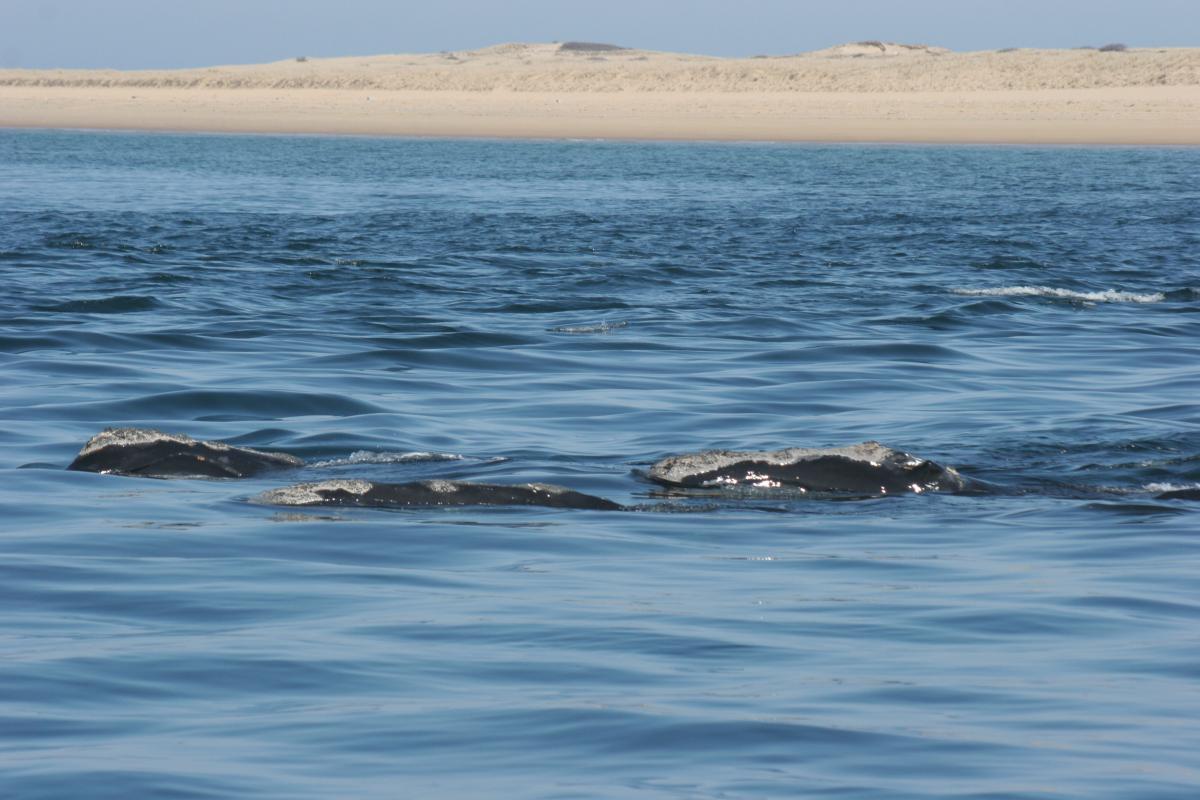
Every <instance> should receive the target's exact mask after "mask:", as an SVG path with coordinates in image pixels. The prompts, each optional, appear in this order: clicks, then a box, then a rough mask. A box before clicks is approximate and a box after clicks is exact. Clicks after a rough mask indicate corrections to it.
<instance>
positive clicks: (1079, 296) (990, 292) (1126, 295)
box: [950, 286, 1167, 303]
mask: <svg viewBox="0 0 1200 800" xmlns="http://www.w3.org/2000/svg"><path fill="white" fill-rule="evenodd" d="M950 291H951V292H953V293H954V294H961V295H966V296H968V297H1058V298H1061V299H1064V300H1080V301H1084V302H1089V303H1161V302H1162V301H1163V300H1166V299H1167V296H1166V295H1165V294H1163V293H1162V292H1142V293H1139V292H1120V291H1117V290H1116V289H1105V290H1104V291H1103V292H1075V291H1072V290H1070V289H1056V288H1054V287H1053V286H997V287H994V288H990V289H951V290H950Z"/></svg>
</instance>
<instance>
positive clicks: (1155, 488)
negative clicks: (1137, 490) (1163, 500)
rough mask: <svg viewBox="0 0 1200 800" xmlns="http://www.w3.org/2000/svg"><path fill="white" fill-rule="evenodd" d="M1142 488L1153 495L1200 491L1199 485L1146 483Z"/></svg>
mask: <svg viewBox="0 0 1200 800" xmlns="http://www.w3.org/2000/svg"><path fill="white" fill-rule="evenodd" d="M1142 488H1143V489H1144V490H1145V491H1147V492H1152V493H1153V494H1161V493H1163V492H1183V491H1187V490H1189V489H1200V483H1147V484H1146V485H1145V486H1144V487H1142Z"/></svg>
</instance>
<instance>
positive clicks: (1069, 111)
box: [0, 43, 1200, 145]
mask: <svg viewBox="0 0 1200 800" xmlns="http://www.w3.org/2000/svg"><path fill="white" fill-rule="evenodd" d="M0 126H5V127H50V128H105V129H128V130H163V131H220V132H247V133H252V132H263V133H334V134H369V135H401V136H488V137H533V138H537V137H546V138H558V137H568V138H629V139H707V140H763V141H831V142H836V141H863V142H964V143H1031V144H1032V143H1047V144H1175V145H1198V144H1200V48H1186V49H1183V48H1162V49H1131V50H1126V51H1114V52H1105V51H1100V50H1012V51H988V52H972V53H954V52H950V51H947V50H944V49H942V48H936V47H924V46H910V45H891V44H883V43H862V44H855V45H843V46H839V47H834V48H829V49H827V50H822V51H816V52H812V53H804V54H799V55H793V56H780V57H756V58H750V59H726V58H715V57H709V56H696V55H685V54H675V53H658V52H649V51H640V50H608V49H597V48H586V47H585V48H574V47H566V48H564V47H563V46H561V45H558V44H509V45H499V46H496V47H490V48H486V49H483V50H477V51H469V52H456V53H437V54H425V55H386V56H370V57H355V58H332V59H304V60H299V59H293V60H288V61H282V62H276V63H272V64H260V65H246V66H226V67H210V68H202V69H189V70H159V71H130V72H120V71H111V70H0Z"/></svg>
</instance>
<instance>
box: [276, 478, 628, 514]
mask: <svg viewBox="0 0 1200 800" xmlns="http://www.w3.org/2000/svg"><path fill="white" fill-rule="evenodd" d="M254 502H256V503H260V504H263V505H282V506H357V507H362V508H415V507H429V506H543V507H545V508H576V509H585V510H591V511H620V510H622V508H623V507H622V506H621V505H619V504H618V503H614V502H612V501H611V500H606V499H604V498H603V497H595V496H593V495H590V494H584V493H582V492H576V491H574V490H572V489H566V488H564V487H562V486H552V485H550V484H545V483H524V484H518V485H502V484H494V483H472V482H470V481H448V480H430V481H413V482H411V483H375V482H373V481H364V480H329V481H321V482H319V483H300V484H296V485H295V486H288V487H285V488H282V489H272V490H270V491H267V492H263V493H262V494H260V495H258V496H257V497H255V498H254Z"/></svg>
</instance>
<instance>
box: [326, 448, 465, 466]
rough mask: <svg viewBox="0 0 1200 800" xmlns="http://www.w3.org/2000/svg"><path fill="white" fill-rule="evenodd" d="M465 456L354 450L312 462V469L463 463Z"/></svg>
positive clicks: (420, 452) (421, 452)
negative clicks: (416, 462)
mask: <svg viewBox="0 0 1200 800" xmlns="http://www.w3.org/2000/svg"><path fill="white" fill-rule="evenodd" d="M464 460H466V456H460V455H457V454H455V453H427V452H424V451H415V452H411V453H388V452H383V453H376V452H373V451H371V450H356V451H354V452H353V453H351V454H350V455H349V456H347V457H346V458H331V459H329V460H328V461H314V462H313V463H312V464H310V466H313V467H346V466H350V465H352V464H407V463H409V462H412V461H464Z"/></svg>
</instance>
